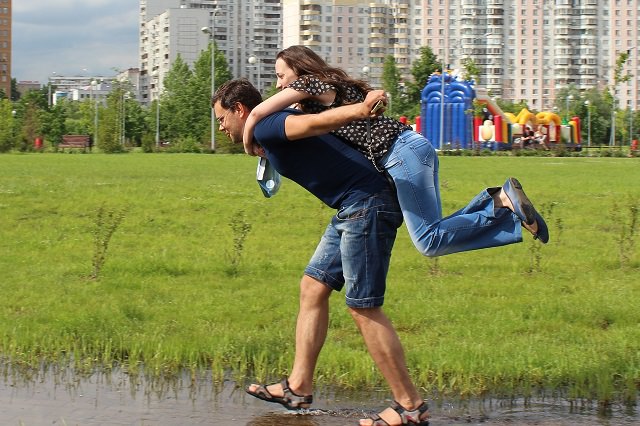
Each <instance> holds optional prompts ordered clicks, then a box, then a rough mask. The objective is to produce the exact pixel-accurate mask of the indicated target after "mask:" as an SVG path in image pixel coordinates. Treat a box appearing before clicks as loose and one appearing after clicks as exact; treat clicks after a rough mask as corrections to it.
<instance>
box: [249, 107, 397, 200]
mask: <svg viewBox="0 0 640 426" xmlns="http://www.w3.org/2000/svg"><path fill="white" fill-rule="evenodd" d="M291 114H299V111H297V110H291V109H287V110H284V111H279V112H276V113H274V114H271V115H269V116H267V117H265V118H263V119H262V120H260V122H258V124H257V125H256V127H255V129H254V132H253V136H254V138H255V139H256V141H257V142H258V143H259V144H260V145H261V146H262V147H263V148H264V150H265V152H266V156H267V158H268V159H269V162H271V165H272V166H273V167H274V168H275V169H276V170H277V171H278V173H280V174H281V175H282V176H285V177H287V178H289V179H291V180H293V181H294V182H296V183H297V184H299V185H300V186H302V187H303V188H305V189H306V190H307V191H309V192H311V193H312V194H313V195H315V196H316V197H318V198H319V199H320V200H322V201H323V202H324V203H325V204H327V205H328V206H330V207H332V208H335V209H337V208H339V207H340V206H346V205H350V204H353V203H355V202H357V201H359V200H362V199H363V198H367V197H370V196H371V195H374V194H376V193H378V192H380V191H382V190H383V189H386V188H388V187H389V183H388V181H387V179H386V178H385V177H384V176H383V175H382V174H381V173H379V172H378V171H377V170H376V169H375V168H374V166H373V164H372V163H371V161H369V160H368V159H367V158H366V157H365V156H364V155H362V154H361V153H359V152H358V151H356V150H355V149H353V148H351V147H350V146H348V145H347V144H346V143H345V142H343V141H342V140H340V139H338V138H337V137H335V136H333V135H331V134H326V135H321V136H314V137H310V138H304V139H298V140H295V141H290V140H288V139H287V136H286V134H285V126H284V122H285V120H286V118H287V117H288V116H289V115H291Z"/></svg>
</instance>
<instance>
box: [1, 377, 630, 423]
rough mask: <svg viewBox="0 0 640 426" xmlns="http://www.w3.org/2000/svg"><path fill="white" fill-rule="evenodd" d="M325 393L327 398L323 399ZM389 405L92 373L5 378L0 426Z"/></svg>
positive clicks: (480, 415) (230, 417) (354, 418)
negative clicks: (282, 397) (274, 397)
mask: <svg viewBox="0 0 640 426" xmlns="http://www.w3.org/2000/svg"><path fill="white" fill-rule="evenodd" d="M327 394H329V393H327ZM388 404H389V401H385V400H384V395H382V394H379V393H373V392H363V393H360V394H353V395H349V396H340V397H336V396H327V395H325V396H322V395H316V396H315V401H314V409H313V410H309V411H306V412H304V413H303V414H297V413H292V412H288V411H286V410H285V409H283V408H281V407H279V406H276V405H273V404H269V403H265V402H263V401H259V400H257V399H255V398H252V397H250V396H248V395H246V394H245V393H244V391H243V390H242V387H238V386H236V383H234V382H232V381H226V382H224V383H223V384H221V385H217V384H214V383H213V382H212V381H211V380H207V379H206V378H205V379H198V381H197V384H196V385H193V384H192V382H191V380H190V378H189V377H188V376H185V377H184V378H183V379H182V380H177V381H171V382H170V383H165V384H160V385H159V384H144V383H140V384H135V383H132V382H131V381H130V378H129V376H128V375H126V374H123V373H113V374H109V375H105V374H95V375H93V376H91V377H87V378H82V379H77V378H74V377H71V376H65V377H60V375H57V376H56V377H52V375H51V374H40V375H39V376H38V377H37V378H35V379H32V380H28V381H27V380H25V379H23V378H21V379H18V378H15V377H11V376H9V375H7V376H5V377H4V378H3V379H1V380H0V425H2V426H5V425H19V426H43V425H65V426H71V425H82V426H84V425H140V426H142V425H145V426H150V425H154V426H165V425H166V426H175V425H181V426H182V425H219V426H226V425H246V426H337V425H354V426H355V425H357V424H358V419H359V418H361V417H363V416H364V415H365V414H369V413H374V412H376V411H379V410H381V409H383V408H384V407H385V406H387V405H388ZM430 406H431V415H432V419H431V424H432V425H433V426H437V425H545V426H569V425H589V426H590V425H606V426H613V425H635V424H640V416H639V415H638V413H637V412H636V411H624V410H623V409H622V408H620V409H617V408H614V409H612V410H611V412H609V413H607V415H606V416H603V415H600V414H599V413H598V411H597V407H595V406H589V407H586V408H585V407H582V408H581V409H575V407H571V405H569V404H567V403H562V402H555V401H554V402H553V403H552V402H529V403H527V404H526V406H525V405H524V404H523V402H522V401H515V402H513V401H511V402H509V403H506V402H504V401H497V400H491V401H467V402H465V403H464V404H461V403H451V402H433V401H430Z"/></svg>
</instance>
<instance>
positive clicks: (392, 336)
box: [350, 308, 426, 426]
mask: <svg viewBox="0 0 640 426" xmlns="http://www.w3.org/2000/svg"><path fill="white" fill-rule="evenodd" d="M350 312H351V316H352V317H353V319H354V320H355V322H356V325H357V326H358V328H359V329H360V333H361V334H362V337H363V338H364V341H365V344H366V345H367V349H368V350H369V354H371V357H372V358H373V361H374V362H375V363H376V366H378V368H379V369H380V372H381V373H382V375H383V376H384V378H385V379H386V381H387V383H388V385H389V387H390V388H391V393H392V394H393V398H394V399H395V400H396V402H398V404H400V405H401V406H402V407H404V408H405V409H407V410H410V411H411V410H415V409H416V408H418V407H419V406H420V405H421V404H422V402H423V400H422V398H421V397H420V394H419V393H418V390H417V389H416V387H415V385H414V384H413V382H412V381H411V378H410V377H409V371H408V370H407V364H406V361H405V357H404V349H403V348H402V344H401V343H400V338H399V337H398V335H397V333H396V331H395V329H394V328H393V324H391V321H389V319H388V318H387V316H386V315H385V314H384V312H383V311H382V308H366V309H353V308H351V309H350ZM380 417H382V419H383V420H385V421H386V422H387V423H388V424H390V425H399V424H401V421H400V416H398V414H397V413H396V412H395V411H393V410H392V409H386V410H384V411H383V412H382V413H380ZM425 417H426V416H425ZM360 424H361V425H362V426H365V425H371V424H373V421H372V420H371V419H363V420H361V421H360Z"/></svg>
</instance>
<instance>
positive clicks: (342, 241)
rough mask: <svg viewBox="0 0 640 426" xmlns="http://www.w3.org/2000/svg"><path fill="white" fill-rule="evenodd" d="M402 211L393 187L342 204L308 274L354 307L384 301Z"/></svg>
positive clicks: (307, 270) (312, 261)
mask: <svg viewBox="0 0 640 426" xmlns="http://www.w3.org/2000/svg"><path fill="white" fill-rule="evenodd" d="M401 224H402V213H401V212H400V206H399V205H398V201H397V200H396V196H395V193H394V192H393V191H392V190H391V189H389V190H386V191H384V192H381V193H378V194H376V195H374V196H371V197H368V198H365V199H363V200H360V201H358V202H357V203H354V204H352V205H349V206H343V207H341V208H340V209H339V210H338V212H337V213H336V214H335V215H334V216H333V218H332V219H331V223H330V224H329V225H328V226H327V228H326V230H325V232H324V235H323V236H322V239H321V240H320V243H319V244H318V247H317V248H316V251H315V253H314V254H313V256H312V257H311V260H310V261H309V264H308V265H307V267H306V268H305V271H304V273H305V275H308V276H310V277H312V278H315V279H317V280H318V281H320V282H323V283H325V284H326V285H328V286H329V287H331V288H332V289H333V290H336V291H340V290H341V289H342V288H343V287H344V286H345V284H346V287H347V289H346V302H347V305H348V306H349V307H352V308H373V307H377V306H382V304H383V302H384V293H385V289H386V279H387V272H388V271H389V261H390V259H391V249H392V248H393V243H394V242H395V239H396V234H397V230H398V227H400V225H401Z"/></svg>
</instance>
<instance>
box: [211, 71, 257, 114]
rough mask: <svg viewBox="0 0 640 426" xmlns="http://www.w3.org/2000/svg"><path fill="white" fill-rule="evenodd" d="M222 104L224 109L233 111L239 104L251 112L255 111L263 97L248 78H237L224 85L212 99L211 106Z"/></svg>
mask: <svg viewBox="0 0 640 426" xmlns="http://www.w3.org/2000/svg"><path fill="white" fill-rule="evenodd" d="M216 102H220V106H222V108H224V109H232V108H233V107H234V106H235V105H236V104H237V103H238V102H240V103H241V104H242V105H244V106H246V107H247V108H249V109H250V110H252V109H254V108H255V107H256V106H257V105H258V104H259V103H260V102H262V96H260V92H258V89H256V88H255V87H253V84H251V83H250V82H249V80H247V79H246V78H237V79H235V80H229V81H227V82H226V83H224V84H223V85H222V86H220V88H219V89H218V90H216V93H215V94H214V95H213V97H212V98H211V106H212V107H213V106H214V105H215V104H216Z"/></svg>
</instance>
